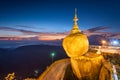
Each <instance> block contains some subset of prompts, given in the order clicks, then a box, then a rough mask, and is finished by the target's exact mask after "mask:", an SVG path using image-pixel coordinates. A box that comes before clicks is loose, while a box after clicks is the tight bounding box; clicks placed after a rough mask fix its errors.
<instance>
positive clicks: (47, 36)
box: [0, 27, 68, 40]
mask: <svg viewBox="0 0 120 80" xmlns="http://www.w3.org/2000/svg"><path fill="white" fill-rule="evenodd" d="M0 30H5V31H17V32H21V33H23V35H22V36H19V35H18V36H19V37H23V38H25V37H26V38H28V35H29V38H30V37H32V35H35V36H37V37H38V40H55V39H62V38H64V37H65V36H66V35H67V34H68V32H57V33H54V32H36V31H31V30H24V29H16V28H10V27H0ZM26 35H27V36H26ZM1 39H2V38H1ZM3 39H6V38H3ZM15 39H17V38H15ZM20 39H21V38H20ZM6 40H7V39H6ZM13 40H14V38H13Z"/></svg>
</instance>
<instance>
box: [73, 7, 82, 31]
mask: <svg viewBox="0 0 120 80" xmlns="http://www.w3.org/2000/svg"><path fill="white" fill-rule="evenodd" d="M73 21H74V25H73V29H72V30H71V33H77V32H81V31H80V29H79V28H78V24H77V21H78V18H77V9H76V8H75V16H74V19H73Z"/></svg>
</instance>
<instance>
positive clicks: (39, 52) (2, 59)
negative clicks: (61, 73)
mask: <svg viewBox="0 0 120 80" xmlns="http://www.w3.org/2000/svg"><path fill="white" fill-rule="evenodd" d="M52 52H54V53H55V57H54V61H55V60H58V59H62V58H66V57H67V56H66V54H65V51H64V50H63V48H62V46H51V45H27V46H21V47H18V48H15V49H12V50H10V49H2V48H0V65H1V66H0V74H1V76H0V79H2V78H3V77H5V76H6V75H7V74H8V73H12V72H15V73H16V77H17V79H19V78H20V77H21V76H22V78H24V77H37V76H39V75H40V74H41V72H42V71H43V70H44V69H45V68H46V67H47V66H49V65H50V64H51V63H52V58H51V56H50V54H51V53H52ZM35 70H38V74H36V75H35V72H34V71H35Z"/></svg>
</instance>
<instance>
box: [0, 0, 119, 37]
mask: <svg viewBox="0 0 120 80" xmlns="http://www.w3.org/2000/svg"><path fill="white" fill-rule="evenodd" d="M74 8H77V15H78V18H79V21H78V24H79V27H80V29H81V30H86V29H89V28H93V27H98V26H107V27H110V30H108V31H110V32H119V31H120V1H119V0H0V27H1V30H0V36H2V37H3V36H11V35H12V36H13V35H18V36H20V35H23V34H22V33H20V32H17V31H15V30H13V31H12V30H11V29H8V28H12V29H13V28H15V29H22V30H29V31H34V32H66V31H69V30H70V29H71V28H72V25H73V21H72V20H73V17H74ZM4 27H5V29H3V28H4ZM6 28H7V29H6Z"/></svg>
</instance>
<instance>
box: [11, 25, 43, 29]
mask: <svg viewBox="0 0 120 80" xmlns="http://www.w3.org/2000/svg"><path fill="white" fill-rule="evenodd" d="M13 27H18V28H34V29H42V30H43V29H45V28H38V27H32V26H26V25H15V26H13Z"/></svg>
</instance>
